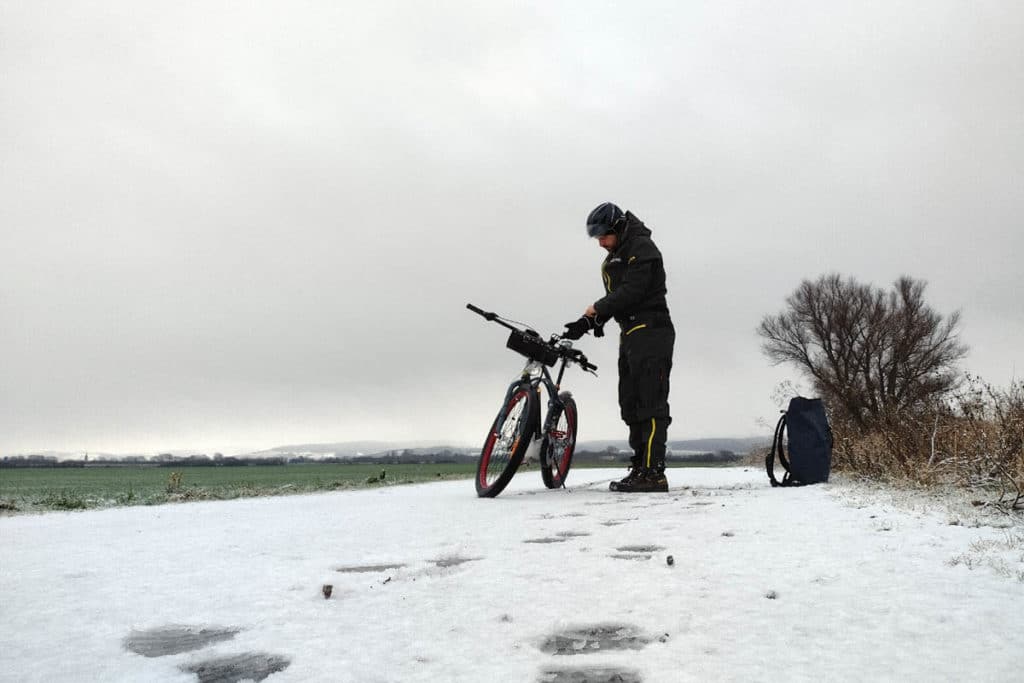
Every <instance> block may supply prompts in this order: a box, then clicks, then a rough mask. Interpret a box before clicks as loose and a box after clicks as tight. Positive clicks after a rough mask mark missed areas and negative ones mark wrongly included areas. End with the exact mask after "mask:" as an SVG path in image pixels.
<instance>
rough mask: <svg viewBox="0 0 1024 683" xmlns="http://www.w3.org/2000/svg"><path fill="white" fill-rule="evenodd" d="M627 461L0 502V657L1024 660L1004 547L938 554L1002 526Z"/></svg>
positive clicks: (861, 672)
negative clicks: (114, 501)
mask: <svg viewBox="0 0 1024 683" xmlns="http://www.w3.org/2000/svg"><path fill="white" fill-rule="evenodd" d="M621 474H622V471H621V470H614V471H613V470H576V471H573V472H572V473H571V474H570V478H569V480H570V483H571V484H572V485H573V486H572V487H571V489H570V490H559V491H547V490H545V489H544V488H543V486H542V484H541V482H540V477H539V475H538V474H537V473H536V472H535V471H534V472H522V473H520V474H519V475H518V476H517V477H516V479H515V480H514V481H513V484H512V486H511V487H510V488H509V489H508V490H507V491H506V492H505V493H503V494H502V495H501V496H500V497H499V498H497V499H494V500H480V499H477V498H476V497H475V494H474V491H473V484H472V482H471V481H454V482H438V483H431V484H422V485H415V486H403V487H393V488H382V489H374V490H363V491H350V492H339V493H325V494H315V495H305V496H295V497H287V498H259V499H249V500H235V501H226V502H208V503H190V504H183V505H165V506H158V507H137V508H121V509H112V510H104V511H94V512H84V513H50V514H45V515H35V516H18V517H9V518H0V629H2V632H0V643H2V647H0V679H2V680H4V681H195V680H197V676H198V678H199V680H235V679H237V677H238V676H240V675H248V676H252V677H255V678H260V677H262V676H264V675H267V674H270V676H269V678H268V679H267V680H268V681H275V682H277V681H282V682H283V681H582V680H589V681H597V680H625V681H637V680H643V681H689V680H693V681H697V680H744V681H747V680H782V679H789V680H792V679H798V680H820V679H832V680H1013V679H1016V678H1018V677H1019V676H1020V675H1021V669H1022V667H1024V654H1022V653H1024V582H1021V581H1020V580H1019V579H1018V577H1017V576H1016V575H1015V572H1017V571H1021V570H1024V557H1021V555H1024V549H1022V548H1020V547H1019V546H1018V547H1016V548H1015V549H1012V548H1010V547H1007V548H1006V550H1005V552H1004V553H1003V555H1002V556H1000V557H998V558H996V559H997V560H998V562H996V563H994V564H993V563H990V564H991V566H989V565H985V566H976V567H975V568H974V569H970V568H969V567H968V566H966V563H965V562H959V563H956V562H953V560H954V558H956V557H959V556H961V555H964V554H965V553H969V552H975V553H980V552H988V551H987V550H985V549H986V548H989V549H994V550H991V552H998V548H1000V547H1003V546H1000V543H1003V544H1004V546H1012V545H1013V544H1006V543H1005V541H1006V539H1007V538H1008V537H1009V536H1010V535H1012V534H1015V533H1017V531H1016V530H1007V529H996V528H991V527H981V528H967V527H965V526H954V525H950V524H949V516H948V514H946V513H942V512H939V511H938V510H932V511H929V510H923V509H918V510H914V509H910V508H906V507H899V508H897V507H894V506H892V505H890V504H888V503H886V502H885V501H884V499H883V498H884V497H883V496H875V497H874V498H873V497H872V496H870V495H869V494H865V493H864V492H859V493H857V494H856V495H853V494H851V493H850V492H849V491H847V490H845V489H844V486H843V485H842V484H829V485H823V486H815V487H808V488H805V489H792V490H790V489H786V490H778V489H776V490H773V489H771V488H770V487H768V485H767V482H766V478H765V476H764V474H763V473H762V472H760V471H757V470H743V469H738V468H737V469H686V470H673V471H671V479H670V482H671V485H672V490H671V491H670V492H669V493H668V494H649V495H636V494H633V495H629V494H615V493H610V492H608V491H607V490H606V489H607V482H608V480H609V479H610V478H612V477H613V476H615V477H618V476H621ZM972 544H973V551H972ZM668 555H672V556H673V558H674V564H672V565H669V564H668V563H667V562H666V558H667V556H668ZM999 562H1001V563H1002V565H998V563H999ZM997 565H998V566H997ZM993 566H996V567H997V568H998V567H999V566H1001V567H1002V568H1003V570H1004V571H1002V572H1000V571H997V570H996V569H993ZM1007 572H1009V575H1008V574H1007ZM324 584H332V585H333V594H332V596H331V598H330V599H324V597H323V595H322V593H321V590H322V586H323V585H324ZM769 596H771V597H769ZM217 629H221V631H220V632H218V631H216V630H217ZM204 643H205V644H204ZM189 647H191V648H193V649H190V650H186V651H180V650H183V649H185V648H189ZM132 650H136V652H133V651H132ZM138 652H142V653H144V654H138ZM145 655H152V656H145ZM190 670H191V671H196V672H198V674H197V673H191V672H190ZM270 672H274V673H270ZM217 676H222V678H217ZM616 676H617V678H616Z"/></svg>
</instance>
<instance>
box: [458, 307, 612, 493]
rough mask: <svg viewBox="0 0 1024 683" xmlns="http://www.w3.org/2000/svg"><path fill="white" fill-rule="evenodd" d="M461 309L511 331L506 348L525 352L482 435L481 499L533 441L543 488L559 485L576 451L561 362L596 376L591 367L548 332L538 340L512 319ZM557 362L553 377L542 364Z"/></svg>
mask: <svg viewBox="0 0 1024 683" xmlns="http://www.w3.org/2000/svg"><path fill="white" fill-rule="evenodd" d="M466 308H468V309H469V310H471V311H473V312H474V313H476V314H478V315H480V316H482V317H483V318H484V319H485V320H487V321H490V322H496V323H498V324H499V325H501V326H502V327H506V328H508V329H509V330H511V333H510V334H509V337H508V341H507V342H506V344H505V345H506V347H507V348H509V349H512V350H513V351H515V352H516V353H519V354H521V355H523V356H526V358H527V361H526V365H525V366H524V367H523V370H522V372H521V373H520V376H519V377H518V378H517V379H515V380H513V381H512V383H511V384H509V387H508V390H507V391H506V392H505V399H504V401H503V402H502V404H501V409H500V410H499V411H498V415H497V417H495V418H494V424H493V425H491V430H490V431H489V432H488V434H487V438H486V440H485V441H484V446H483V449H482V450H481V452H480V460H479V462H478V463H477V472H476V493H477V495H478V496H480V497H481V498H494V497H495V496H497V495H498V494H499V493H501V492H502V491H503V490H505V487H506V486H508V483H509V482H510V481H512V477H513V476H514V475H515V473H516V470H518V469H519V466H520V465H521V464H522V462H523V459H524V456H526V454H527V451H528V450H529V448H530V446H531V445H533V444H534V443H536V442H537V440H538V439H539V446H540V448H539V458H540V475H541V479H542V480H543V481H544V485H545V486H546V487H548V488H549V489H557V488H559V487H564V486H565V477H566V475H568V474H569V468H570V467H571V466H572V456H573V452H574V451H575V450H576V430H577V427H578V424H579V423H578V417H579V413H578V411H577V409H576V401H575V400H574V399H573V397H572V393H571V392H569V391H561V390H560V387H561V384H562V377H563V375H564V374H565V368H566V366H567V365H570V364H576V365H579V366H580V367H581V368H582V369H583V370H584V371H586V372H589V373H591V374H593V375H596V374H597V373H596V370H597V366H596V365H593V364H591V363H590V362H588V361H587V357H586V356H584V355H583V352H582V351H580V350H579V349H575V348H573V346H572V342H571V341H570V340H568V339H562V338H561V337H560V336H559V335H557V334H553V335H551V338H550V339H549V340H548V341H544V340H543V339H542V338H541V336H540V335H539V334H537V332H535V331H534V330H532V329H530V328H528V327H527V326H525V325H523V324H522V323H516V322H515V321H513V320H508V319H506V318H502V317H500V316H499V315H497V314H496V313H491V312H488V311H484V310H482V309H480V308H477V307H476V306H474V305H473V304H466ZM558 363H561V364H560V365H559V366H558V376H557V379H555V380H553V379H552V378H551V373H550V372H549V371H548V368H550V367H554V366H555V365H556V364H558ZM541 385H543V386H544V388H545V390H546V392H547V396H548V407H547V413H546V414H545V417H544V422H543V423H541V421H540V391H539V389H540V386H541Z"/></svg>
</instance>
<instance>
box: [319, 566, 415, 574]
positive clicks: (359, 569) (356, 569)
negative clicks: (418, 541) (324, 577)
mask: <svg viewBox="0 0 1024 683" xmlns="http://www.w3.org/2000/svg"><path fill="white" fill-rule="evenodd" d="M404 566H405V565H404V564H360V565H353V566H350V567H338V568H336V569H335V570H334V571H337V572H342V573H343V574H369V573H373V572H386V571H388V570H389V569H401V568H402V567H404Z"/></svg>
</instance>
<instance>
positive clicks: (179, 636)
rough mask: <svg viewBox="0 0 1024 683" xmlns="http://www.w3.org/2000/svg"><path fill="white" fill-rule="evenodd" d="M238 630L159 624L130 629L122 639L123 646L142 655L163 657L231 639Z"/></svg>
mask: <svg viewBox="0 0 1024 683" xmlns="http://www.w3.org/2000/svg"><path fill="white" fill-rule="evenodd" d="M239 631H240V629H236V628H203V627H201V626H161V627H159V628H152V629H148V630H146V631H132V632H131V633H130V634H128V636H127V637H126V638H125V639H124V647H125V649H126V650H130V651H131V652H134V653H135V654H138V655H142V656H143V657H164V656H166V655H176V654H179V653H181V652H189V651H191V650H198V649H199V648H201V647H205V646H207V645H210V644H212V643H219V642H220V641H222V640H231V639H232V638H234V637H235V635H236V634H237V633H238V632H239Z"/></svg>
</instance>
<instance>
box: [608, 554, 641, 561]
mask: <svg viewBox="0 0 1024 683" xmlns="http://www.w3.org/2000/svg"><path fill="white" fill-rule="evenodd" d="M608 557H610V558H612V559H615V560H649V559H651V556H650V555H648V554H646V553H612V554H611V555H609V556H608Z"/></svg>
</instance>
